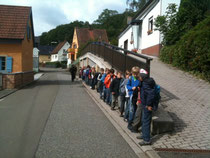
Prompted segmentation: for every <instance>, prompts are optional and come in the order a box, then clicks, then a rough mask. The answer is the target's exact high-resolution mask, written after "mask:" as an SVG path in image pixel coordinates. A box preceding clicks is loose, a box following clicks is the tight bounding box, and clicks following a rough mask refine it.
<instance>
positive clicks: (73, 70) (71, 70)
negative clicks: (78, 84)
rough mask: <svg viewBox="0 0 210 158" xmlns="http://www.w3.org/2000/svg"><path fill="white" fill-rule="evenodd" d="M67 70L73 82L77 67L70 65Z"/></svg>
mask: <svg viewBox="0 0 210 158" xmlns="http://www.w3.org/2000/svg"><path fill="white" fill-rule="evenodd" d="M69 71H70V73H71V80H72V82H74V79H75V76H76V72H77V67H76V66H75V65H72V66H71V68H70V69H69Z"/></svg>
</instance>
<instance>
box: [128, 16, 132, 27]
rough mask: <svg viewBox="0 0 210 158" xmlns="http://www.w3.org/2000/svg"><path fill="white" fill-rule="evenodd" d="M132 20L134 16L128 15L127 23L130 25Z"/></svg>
mask: <svg viewBox="0 0 210 158" xmlns="http://www.w3.org/2000/svg"><path fill="white" fill-rule="evenodd" d="M131 21H132V17H131V16H128V17H127V24H128V25H129V24H130V23H131Z"/></svg>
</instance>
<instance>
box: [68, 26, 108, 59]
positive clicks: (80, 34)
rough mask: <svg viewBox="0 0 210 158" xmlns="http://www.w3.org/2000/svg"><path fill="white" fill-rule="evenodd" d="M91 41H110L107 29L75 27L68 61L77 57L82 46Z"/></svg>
mask: <svg viewBox="0 0 210 158" xmlns="http://www.w3.org/2000/svg"><path fill="white" fill-rule="evenodd" d="M90 41H100V42H106V43H108V42H109V41H108V37H107V33H106V30H104V29H89V28H75V29H74V35H73V40H72V45H71V48H69V49H68V53H69V54H68V59H69V60H68V63H69V61H70V62H71V61H74V60H76V59H77V53H78V50H79V48H80V47H83V46H84V45H85V44H87V43H88V42H90Z"/></svg>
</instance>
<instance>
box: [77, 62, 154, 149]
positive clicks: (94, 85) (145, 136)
mask: <svg viewBox="0 0 210 158" xmlns="http://www.w3.org/2000/svg"><path fill="white" fill-rule="evenodd" d="M79 76H80V77H81V78H82V80H83V81H84V82H85V83H86V84H87V85H89V86H90V88H91V89H96V90H97V91H98V92H99V93H100V98H101V99H102V100H103V101H104V102H105V103H106V104H107V105H109V106H110V108H111V110H115V109H119V111H120V117H123V118H124V120H125V121H126V122H128V126H127V127H128V129H129V130H131V131H132V132H135V133H137V132H140V133H141V134H140V135H139V136H138V137H137V139H142V141H141V142H140V143H139V144H140V145H141V146H143V145H150V144H151V139H150V124H151V120H152V111H153V108H154V107H153V103H154V101H155V87H156V83H155V81H154V79H153V78H151V77H149V74H148V72H147V71H146V70H144V69H140V68H139V67H137V66H135V67H133V68H132V69H131V72H130V71H126V72H125V74H122V72H117V73H115V70H114V69H112V68H111V69H108V68H106V69H104V68H101V69H100V72H97V71H96V69H95V67H90V66H89V65H88V66H87V67H83V68H81V69H80V73H79Z"/></svg>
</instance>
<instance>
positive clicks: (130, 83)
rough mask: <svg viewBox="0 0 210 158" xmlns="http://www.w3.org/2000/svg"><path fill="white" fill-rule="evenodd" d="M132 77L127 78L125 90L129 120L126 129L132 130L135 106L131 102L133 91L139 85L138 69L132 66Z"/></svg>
mask: <svg viewBox="0 0 210 158" xmlns="http://www.w3.org/2000/svg"><path fill="white" fill-rule="evenodd" d="M131 72H132V76H131V77H130V78H129V80H128V83H127V89H128V92H129V97H130V100H129V118H128V129H130V130H131V129H132V123H133V119H134V116H135V113H136V109H137V105H136V103H134V102H132V99H133V91H134V90H135V89H136V87H137V86H138V85H139V83H140V81H139V78H138V77H139V67H137V66H134V67H133V68H132V70H131Z"/></svg>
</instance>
